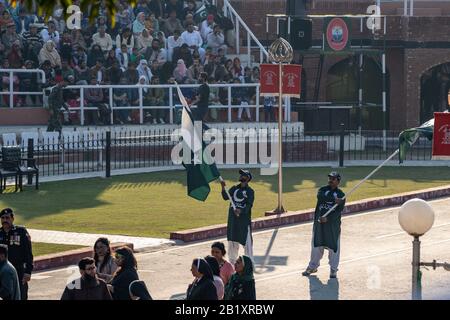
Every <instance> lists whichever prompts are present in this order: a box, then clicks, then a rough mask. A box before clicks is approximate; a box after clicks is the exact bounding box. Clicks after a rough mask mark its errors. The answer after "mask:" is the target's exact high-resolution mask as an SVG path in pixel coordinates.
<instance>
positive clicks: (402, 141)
mask: <svg viewBox="0 0 450 320" xmlns="http://www.w3.org/2000/svg"><path fill="white" fill-rule="evenodd" d="M433 129H434V118H433V119H431V120H428V121H427V122H425V123H424V124H422V125H421V126H420V127H417V128H411V129H407V130H405V131H402V132H401V133H400V135H399V137H398V139H399V150H400V152H399V161H400V163H402V162H403V161H405V159H406V152H407V151H408V150H409V149H410V148H411V146H412V145H413V144H414V143H416V141H417V140H418V139H419V138H420V137H426V138H428V140H431V139H433Z"/></svg>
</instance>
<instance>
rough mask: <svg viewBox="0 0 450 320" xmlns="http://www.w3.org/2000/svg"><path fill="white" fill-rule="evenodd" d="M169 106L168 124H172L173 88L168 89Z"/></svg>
mask: <svg viewBox="0 0 450 320" xmlns="http://www.w3.org/2000/svg"><path fill="white" fill-rule="evenodd" d="M169 106H170V111H169V117H170V120H169V122H170V124H173V87H172V86H170V87H169Z"/></svg>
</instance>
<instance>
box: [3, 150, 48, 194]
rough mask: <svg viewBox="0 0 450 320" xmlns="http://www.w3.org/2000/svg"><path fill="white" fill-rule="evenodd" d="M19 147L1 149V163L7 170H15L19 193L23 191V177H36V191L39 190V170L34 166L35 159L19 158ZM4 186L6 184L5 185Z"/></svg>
mask: <svg viewBox="0 0 450 320" xmlns="http://www.w3.org/2000/svg"><path fill="white" fill-rule="evenodd" d="M21 156H22V154H21V150H20V147H15V146H14V147H3V148H2V162H3V163H4V164H6V165H7V168H8V169H9V170H10V171H12V169H15V170H16V174H17V177H18V180H19V183H18V185H19V188H20V191H22V190H23V176H27V177H30V176H31V177H33V176H36V190H37V189H39V169H38V167H37V166H36V160H35V159H26V158H22V157H21ZM17 177H16V191H17ZM5 181H6V179H5ZM5 186H6V184H5Z"/></svg>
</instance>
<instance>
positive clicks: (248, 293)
mask: <svg viewBox="0 0 450 320" xmlns="http://www.w3.org/2000/svg"><path fill="white" fill-rule="evenodd" d="M234 268H235V270H236V272H235V273H234V274H233V275H232V276H231V279H230V281H229V282H228V284H227V286H226V287H225V297H224V300H256V290H255V278H254V276H253V269H254V267H253V261H252V259H250V257H248V256H245V255H242V256H240V257H239V258H238V259H237V260H236V263H235V265H234Z"/></svg>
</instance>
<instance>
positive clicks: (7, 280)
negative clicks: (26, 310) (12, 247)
mask: <svg viewBox="0 0 450 320" xmlns="http://www.w3.org/2000/svg"><path fill="white" fill-rule="evenodd" d="M0 298H1V299H3V300H20V285H19V278H18V277H17V271H16V269H15V268H14V266H13V265H12V264H11V263H10V262H9V261H8V246H7V245H4V244H0Z"/></svg>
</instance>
